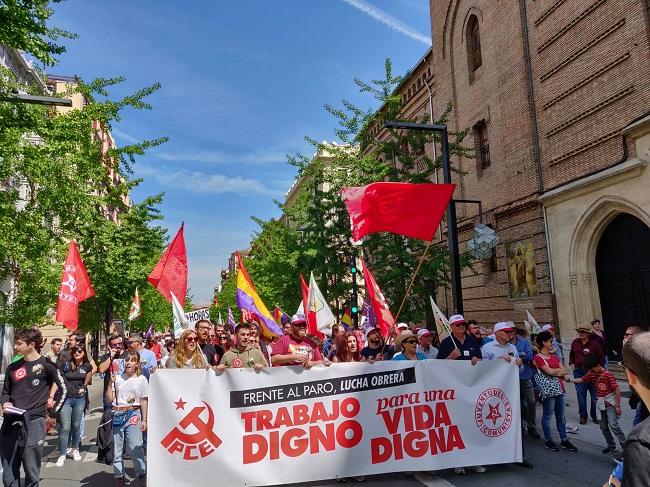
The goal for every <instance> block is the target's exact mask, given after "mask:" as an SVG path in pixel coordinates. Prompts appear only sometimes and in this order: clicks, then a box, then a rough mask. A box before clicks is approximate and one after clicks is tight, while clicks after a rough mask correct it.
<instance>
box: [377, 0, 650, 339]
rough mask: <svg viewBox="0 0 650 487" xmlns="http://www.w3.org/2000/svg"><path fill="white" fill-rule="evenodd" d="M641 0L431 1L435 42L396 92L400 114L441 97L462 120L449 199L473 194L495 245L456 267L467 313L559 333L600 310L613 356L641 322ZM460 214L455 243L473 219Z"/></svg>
mask: <svg viewBox="0 0 650 487" xmlns="http://www.w3.org/2000/svg"><path fill="white" fill-rule="evenodd" d="M649 6H650V5H649V4H648V1H647V0H536V1H530V0H529V1H526V0H511V1H507V2H495V1H493V0H430V8H431V33H432V46H433V47H432V49H431V50H430V51H429V52H428V53H427V54H426V55H425V56H424V57H423V58H422V59H421V60H420V61H419V62H418V64H417V65H416V66H415V67H414V68H413V70H412V71H411V73H410V74H409V76H408V77H407V79H405V80H404V82H403V83H402V84H401V85H400V87H399V88H398V90H399V92H400V94H401V95H402V96H403V97H404V100H405V102H406V105H405V108H404V115H405V118H407V117H408V116H409V115H413V114H423V113H429V111H430V110H431V111H432V112H433V117H434V118H436V117H437V116H439V115H440V114H441V113H442V112H443V111H444V109H445V107H446V105H447V103H448V102H452V103H453V112H452V114H451V116H450V119H449V127H450V130H462V129H466V128H468V129H470V134H469V135H468V137H467V138H466V139H465V143H466V145H469V146H471V145H472V144H473V145H474V148H475V155H476V157H475V158H473V159H469V158H455V159H454V160H452V164H453V165H454V166H456V167H457V168H459V169H460V170H461V171H462V174H455V175H454V182H455V183H457V185H458V188H457V190H456V194H455V198H457V199H480V200H481V201H482V203H483V212H484V218H485V221H486V223H489V224H491V225H492V226H493V228H494V229H495V230H496V231H497V232H498V235H499V237H500V239H501V243H500V244H499V246H498V248H497V251H496V256H495V258H493V259H492V260H490V261H486V262H482V263H479V264H478V265H477V266H476V268H475V269H474V272H471V271H469V270H468V271H465V272H464V273H463V278H462V285H463V293H464V308H465V314H466V316H467V317H468V318H474V319H477V320H479V321H480V322H483V323H494V322H495V321H499V320H513V321H518V322H521V321H522V320H523V319H524V317H525V313H524V310H526V309H528V310H529V311H530V312H531V313H532V314H533V316H534V317H535V318H536V319H537V321H538V322H540V323H542V322H557V323H559V326H560V330H561V335H562V336H563V337H564V338H565V341H566V340H568V339H570V338H573V337H574V336H575V334H574V331H573V329H574V328H575V325H576V323H579V322H585V321H590V320H591V319H593V318H601V317H602V318H603V322H604V325H605V331H606V333H607V334H608V336H609V337H610V342H611V346H612V348H614V349H617V348H619V346H618V345H619V344H620V339H621V337H622V334H623V330H624V327H625V326H626V325H627V324H629V323H631V322H634V321H637V322H645V323H648V322H650V252H648V250H647V249H649V248H650V175H649V174H648V172H647V170H646V166H647V164H648V163H650V116H649V115H650V44H649V39H650V22H649V20H648V15H649V10H648V9H649ZM375 130H376V132H377V134H376V135H378V136H379V137H382V136H383V135H384V133H383V132H385V131H383V130H382V129H381V128H379V127H377V128H376V129H375ZM457 210H458V218H459V234H460V245H461V251H462V250H463V249H464V244H465V242H466V241H467V240H468V239H469V238H471V237H472V229H473V227H474V225H475V224H476V223H478V214H477V209H476V207H475V206H471V205H458V208H457ZM443 241H444V236H443ZM643 245H645V252H643V250H642V247H643ZM439 300H440V301H441V303H440V304H441V307H443V308H444V307H445V298H444V296H439ZM446 302H448V303H450V302H451V299H447V300H446ZM449 306H450V305H449ZM449 306H448V307H447V311H448V312H451V311H453V310H451V309H449Z"/></svg>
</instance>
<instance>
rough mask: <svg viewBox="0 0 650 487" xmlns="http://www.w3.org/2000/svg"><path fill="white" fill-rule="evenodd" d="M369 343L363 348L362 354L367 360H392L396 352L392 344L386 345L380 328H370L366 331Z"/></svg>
mask: <svg viewBox="0 0 650 487" xmlns="http://www.w3.org/2000/svg"><path fill="white" fill-rule="evenodd" d="M366 341H367V342H368V344H367V345H366V346H365V347H363V349H362V350H361V356H362V357H363V358H364V359H365V360H367V361H374V360H391V359H392V358H393V355H394V354H395V348H394V347H393V346H392V345H386V343H385V342H384V338H383V337H382V336H381V331H380V330H379V328H370V329H369V330H368V331H366Z"/></svg>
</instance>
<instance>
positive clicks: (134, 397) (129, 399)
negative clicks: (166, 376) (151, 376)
mask: <svg viewBox="0 0 650 487" xmlns="http://www.w3.org/2000/svg"><path fill="white" fill-rule="evenodd" d="M111 387H112V386H111ZM115 388H116V389H117V398H116V400H117V402H116V401H115V400H114V401H113V406H139V405H140V401H141V400H142V398H146V397H147V396H148V395H149V381H147V378H146V377H145V376H143V375H138V376H137V377H136V376H131V377H127V376H126V374H122V375H118V376H117V377H116V379H115Z"/></svg>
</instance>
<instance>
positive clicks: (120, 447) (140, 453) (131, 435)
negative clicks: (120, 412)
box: [113, 410, 146, 478]
mask: <svg viewBox="0 0 650 487" xmlns="http://www.w3.org/2000/svg"><path fill="white" fill-rule="evenodd" d="M133 416H134V417H137V418H138V422H137V423H136V424H131V422H130V421H127V422H126V423H125V424H123V425H122V426H113V454H114V458H113V473H114V474H115V477H116V478H120V477H124V461H123V460H122V456H123V454H124V447H125V446H126V449H127V451H128V452H129V454H130V455H131V458H132V459H133V468H134V469H135V474H136V476H139V475H142V474H144V473H145V471H146V469H145V463H144V448H143V446H142V431H140V422H141V416H140V411H139V410H138V411H134V413H133Z"/></svg>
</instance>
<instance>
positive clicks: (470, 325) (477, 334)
mask: <svg viewBox="0 0 650 487" xmlns="http://www.w3.org/2000/svg"><path fill="white" fill-rule="evenodd" d="M467 334H468V335H472V336H473V337H474V338H476V341H477V342H479V343H481V341H482V340H483V337H482V336H481V328H480V327H479V326H478V323H477V322H476V320H469V321H468V322H467Z"/></svg>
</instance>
